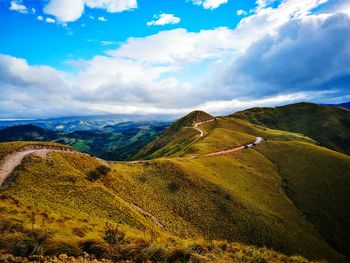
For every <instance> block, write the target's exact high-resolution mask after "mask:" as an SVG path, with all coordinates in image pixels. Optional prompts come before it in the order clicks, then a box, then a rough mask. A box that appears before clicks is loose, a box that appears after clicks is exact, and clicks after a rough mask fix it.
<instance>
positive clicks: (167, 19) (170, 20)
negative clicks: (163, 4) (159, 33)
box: [147, 13, 181, 26]
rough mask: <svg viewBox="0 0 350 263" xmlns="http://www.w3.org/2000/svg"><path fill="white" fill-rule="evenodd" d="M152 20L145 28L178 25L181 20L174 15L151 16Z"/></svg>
mask: <svg viewBox="0 0 350 263" xmlns="http://www.w3.org/2000/svg"><path fill="white" fill-rule="evenodd" d="M153 18H154V20H152V21H149V22H147V26H164V25H168V24H173V25H174V24H178V23H180V21H181V19H180V18H179V17H177V16H175V15H174V14H165V13H163V14H159V15H154V16H153Z"/></svg>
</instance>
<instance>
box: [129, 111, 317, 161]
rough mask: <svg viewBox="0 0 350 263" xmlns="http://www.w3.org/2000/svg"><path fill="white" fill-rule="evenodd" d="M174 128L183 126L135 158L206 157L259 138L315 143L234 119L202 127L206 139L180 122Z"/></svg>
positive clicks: (166, 134)
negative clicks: (208, 154)
mask: <svg viewBox="0 0 350 263" xmlns="http://www.w3.org/2000/svg"><path fill="white" fill-rule="evenodd" d="M186 117H187V116H186ZM186 117H184V118H186ZM180 120H181V119H180ZM174 125H175V126H176V127H180V128H179V129H178V131H177V132H172V133H171V136H169V135H168V134H169V133H170V131H171V129H172V127H173V126H171V127H169V128H168V129H169V131H168V132H165V133H164V134H163V135H161V136H160V137H159V138H158V139H157V140H155V141H153V142H151V143H150V144H149V145H147V146H146V147H145V148H144V149H142V150H141V151H140V152H139V153H138V154H137V155H136V156H135V157H134V159H139V158H146V159H151V158H159V157H179V156H191V155H200V154H206V153H210V152H214V151H220V150H225V149H227V148H232V147H236V146H240V145H242V144H247V143H251V142H254V141H255V138H256V136H260V137H264V139H266V140H273V141H305V142H309V143H315V141H313V140H312V139H310V138H308V137H305V136H303V135H301V134H297V133H291V132H286V131H279V130H273V129H269V128H266V127H263V126H259V125H253V124H251V123H249V122H247V121H244V120H241V119H238V118H234V117H227V118H217V119H216V120H215V121H213V122H209V123H205V124H202V125H200V126H199V128H200V129H201V130H203V132H204V136H203V137H199V132H198V131H197V130H195V129H193V128H191V127H188V126H180V125H178V124H177V123H175V124H174ZM174 129H175V128H174Z"/></svg>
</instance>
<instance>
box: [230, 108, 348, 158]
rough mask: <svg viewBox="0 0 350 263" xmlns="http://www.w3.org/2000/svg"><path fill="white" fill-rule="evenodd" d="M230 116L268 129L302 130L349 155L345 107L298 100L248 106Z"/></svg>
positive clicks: (298, 131) (322, 143) (322, 142)
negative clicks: (248, 107) (272, 104)
mask: <svg viewBox="0 0 350 263" xmlns="http://www.w3.org/2000/svg"><path fill="white" fill-rule="evenodd" d="M232 116H234V117H236V118H241V119H244V120H247V121H250V122H251V123H253V124H259V125H263V126H266V127H269V128H272V129H279V130H285V131H291V132H297V133H302V134H305V135H306V136H308V137H310V138H312V139H314V140H316V141H318V142H319V143H320V144H321V145H323V146H325V147H327V148H330V149H333V150H336V151H339V152H343V153H346V154H350V111H349V110H347V109H345V108H340V107H327V106H321V105H318V104H312V103H298V104H292V105H287V106H282V107H276V108H252V109H248V110H245V111H241V112H238V113H235V114H233V115H232Z"/></svg>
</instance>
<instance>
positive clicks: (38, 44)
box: [0, 0, 255, 68]
mask: <svg viewBox="0 0 350 263" xmlns="http://www.w3.org/2000/svg"><path fill="white" fill-rule="evenodd" d="M116 1H118V0H116ZM0 3H1V6H0V7H1V9H0V10H1V11H0V12H1V17H0V19H1V24H3V25H4V24H5V25H7V26H4V27H0V35H1V36H2V37H1V39H2V41H1V43H0V52H1V53H5V54H11V55H13V56H16V57H23V58H26V59H27V61H28V62H29V63H31V64H37V65H39V64H47V65H50V66H54V67H58V68H65V67H66V65H65V62H66V60H69V59H80V58H84V59H89V58H92V57H93V56H95V55H97V54H103V53H104V51H105V50H106V49H107V48H106V46H105V45H103V43H102V42H104V41H105V42H115V43H116V44H117V43H119V42H123V41H125V40H127V39H128V38H129V37H145V36H148V35H152V34H156V33H158V32H159V31H162V30H169V29H174V28H179V27H181V28H186V29H187V30H188V31H191V32H198V31H200V30H203V29H214V28H217V27H220V26H227V27H230V28H234V27H235V26H236V25H237V24H238V23H239V21H240V19H241V17H240V16H237V15H236V10H239V9H245V10H250V9H252V8H254V6H255V1H240V2H238V1H230V2H228V3H226V4H223V5H222V6H220V7H219V8H216V9H214V10H210V9H204V8H203V7H202V6H198V5H194V4H193V3H191V2H186V0H166V1H154V0H141V1H140V0H139V1H138V2H137V4H138V8H137V9H135V10H132V11H125V12H120V13H109V12H108V11H106V10H103V9H93V8H85V12H84V14H83V15H82V16H81V17H80V18H79V19H77V20H76V21H74V22H71V23H68V24H67V25H66V26H57V24H51V23H43V22H41V21H39V20H38V19H37V17H38V16H42V17H45V18H46V17H50V18H53V19H55V17H54V16H52V15H49V14H45V13H44V12H43V8H44V7H45V4H47V2H46V1H20V3H21V4H23V5H25V6H26V7H27V8H28V10H29V11H28V14H25V15H24V14H22V13H19V12H14V11H12V10H10V9H9V6H10V5H11V1H4V0H2V1H1V2H0ZM32 8H34V9H35V10H36V11H35V14H33V12H32V11H30V10H31V9H32ZM160 13H171V14H175V15H176V16H178V17H181V22H180V23H178V24H176V25H172V24H170V25H164V26H147V25H146V24H147V22H149V21H150V20H152V19H153V16H154V15H155V14H160ZM91 16H93V17H94V18H95V19H91V18H90V17H91ZM98 17H104V18H106V19H107V21H106V22H101V21H99V20H98ZM58 23H59V21H58Z"/></svg>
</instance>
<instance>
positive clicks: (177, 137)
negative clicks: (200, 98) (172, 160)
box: [134, 111, 214, 159]
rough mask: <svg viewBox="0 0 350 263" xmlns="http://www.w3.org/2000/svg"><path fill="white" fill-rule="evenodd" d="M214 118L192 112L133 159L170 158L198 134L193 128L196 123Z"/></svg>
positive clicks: (199, 112)
mask: <svg viewBox="0 0 350 263" xmlns="http://www.w3.org/2000/svg"><path fill="white" fill-rule="evenodd" d="M213 119H214V117H213V116H211V115H210V114H208V113H206V112H204V111H193V112H191V113H189V114H188V115H186V116H184V117H182V118H181V119H179V120H177V121H176V122H175V123H174V124H173V125H171V126H170V127H168V128H167V129H166V130H165V132H164V133H163V134H162V135H161V136H160V137H158V138H157V139H156V140H154V141H153V142H151V143H150V144H148V145H147V146H146V147H144V148H143V149H142V150H141V151H140V152H139V153H138V154H137V155H136V156H135V157H134V159H150V158H156V157H159V156H171V155H172V154H173V153H176V152H179V151H181V150H182V149H183V147H185V146H186V145H187V144H189V143H190V142H192V141H194V140H195V139H196V138H197V137H198V134H199V133H200V132H199V131H198V130H197V129H195V128H193V126H194V125H195V124H196V123H199V122H203V121H208V120H213Z"/></svg>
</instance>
